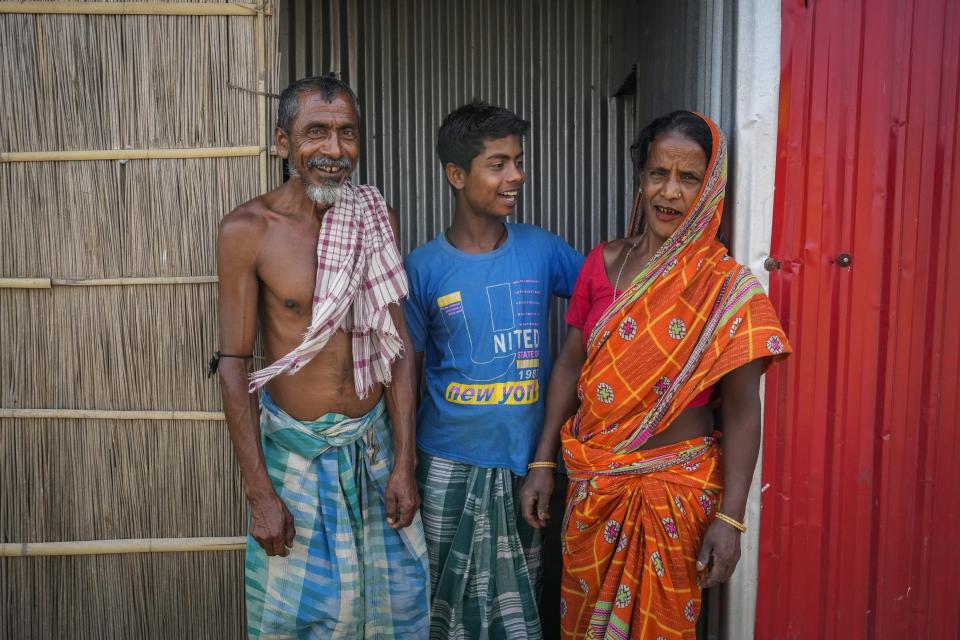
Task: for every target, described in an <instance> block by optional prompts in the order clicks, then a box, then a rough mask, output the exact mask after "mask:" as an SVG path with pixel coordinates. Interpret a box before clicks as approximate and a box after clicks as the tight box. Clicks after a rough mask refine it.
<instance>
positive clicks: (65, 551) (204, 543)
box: [0, 536, 247, 558]
mask: <svg viewBox="0 0 960 640" xmlns="http://www.w3.org/2000/svg"><path fill="white" fill-rule="evenodd" d="M246 544H247V539H246V538H244V537H240V536H237V537H224V538H213V537H210V538H128V539H126V540H75V541H70V542H5V543H2V544H0V557H2V558H25V557H28V556H88V555H106V554H110V553H176V552H183V551H242V550H243V549H244V547H246Z"/></svg>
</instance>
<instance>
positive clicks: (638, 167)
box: [630, 110, 713, 174]
mask: <svg viewBox="0 0 960 640" xmlns="http://www.w3.org/2000/svg"><path fill="white" fill-rule="evenodd" d="M673 131H676V132H677V133H680V134H682V135H684V136H686V137H688V138H690V139H691V140H693V141H694V142H696V143H697V144H698V145H700V148H701V149H703V152H704V153H705V154H706V156H707V163H709V162H710V154H711V153H713V134H711V133H710V127H708V126H707V123H706V122H704V121H703V118H701V117H700V116H698V115H697V114H695V113H693V112H692V111H683V110H680V111H673V112H671V113H668V114H667V115H665V116H660V117H659V118H657V119H656V120H654V121H653V122H651V123H650V124H648V125H647V126H646V127H644V129H643V131H641V132H640V135H639V136H637V141H636V142H634V143H633V144H632V145H631V146H630V157H631V159H632V160H633V169H634V171H635V172H636V173H637V174H639V173H640V172H641V171H643V167H644V165H646V164H647V156H648V155H649V154H650V145H651V144H653V141H654V140H656V139H657V138H659V137H660V136H662V135H664V134H666V133H671V132H673Z"/></svg>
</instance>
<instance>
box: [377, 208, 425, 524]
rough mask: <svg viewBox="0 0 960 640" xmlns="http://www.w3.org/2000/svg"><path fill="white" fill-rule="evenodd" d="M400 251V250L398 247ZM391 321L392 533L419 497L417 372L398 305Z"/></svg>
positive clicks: (407, 519) (394, 223)
mask: <svg viewBox="0 0 960 640" xmlns="http://www.w3.org/2000/svg"><path fill="white" fill-rule="evenodd" d="M387 212H388V214H389V216H390V226H391V227H392V229H393V236H394V238H395V239H397V242H398V243H399V238H400V231H399V223H398V220H397V214H396V212H395V211H394V210H393V209H390V208H388V209H387ZM398 249H399V246H398ZM390 317H391V318H393V323H394V325H395V326H396V327H397V333H399V334H400V339H401V340H402V341H403V355H401V356H400V357H399V358H397V359H396V360H395V361H394V363H393V366H392V368H391V377H392V382H391V383H390V386H389V387H387V388H386V390H385V392H384V395H385V396H386V401H387V412H388V413H389V414H390V423H391V425H392V426H393V448H394V460H393V469H392V470H391V472H390V479H389V480H388V481H387V490H386V492H385V493H384V501H385V502H386V508H387V524H389V525H390V527H392V528H394V529H402V528H404V527H406V526H409V525H410V523H411V522H413V516H414V515H415V514H416V512H417V508H418V507H419V506H420V494H419V493H418V492H417V481H416V476H415V470H416V466H417V450H416V416H415V410H414V409H415V406H416V404H415V403H416V395H415V394H416V390H417V387H416V384H417V379H416V371H415V366H414V350H413V340H411V338H410V332H409V331H407V323H406V321H405V320H404V317H403V308H402V307H401V306H400V305H398V304H392V305H390Z"/></svg>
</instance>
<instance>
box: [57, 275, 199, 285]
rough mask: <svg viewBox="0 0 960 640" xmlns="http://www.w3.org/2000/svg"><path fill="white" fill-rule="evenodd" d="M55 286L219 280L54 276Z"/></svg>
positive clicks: (176, 277) (189, 282)
mask: <svg viewBox="0 0 960 640" xmlns="http://www.w3.org/2000/svg"><path fill="white" fill-rule="evenodd" d="M50 282H51V283H52V284H53V285H54V286H55V287H116V286H137V285H146V284H207V283H210V282H217V276H168V277H160V276H157V277H143V278H89V279H82V278H52V279H51V280H50Z"/></svg>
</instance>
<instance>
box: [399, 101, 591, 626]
mask: <svg viewBox="0 0 960 640" xmlns="http://www.w3.org/2000/svg"><path fill="white" fill-rule="evenodd" d="M529 127H530V124H529V123H528V122H527V121H525V120H523V119H521V118H520V117H519V116H517V115H516V114H515V113H513V112H511V111H508V110H506V109H503V108H500V107H496V106H492V105H488V104H484V103H479V102H474V103H472V104H468V105H465V106H463V107H460V108H459V109H457V110H456V111H454V112H452V113H450V114H449V115H448V116H447V117H446V118H445V119H444V121H443V124H442V126H441V127H440V131H439V134H438V140H437V153H438V155H439V156H440V162H441V163H442V164H443V169H444V173H445V175H446V178H447V181H448V182H449V183H450V186H451V187H452V188H453V190H454V197H455V207H456V208H455V211H454V216H453V224H452V225H450V227H449V228H448V229H447V230H446V232H445V233H443V234H441V235H440V236H438V237H437V238H436V239H434V240H433V241H431V242H429V243H427V244H425V245H424V246H422V247H420V248H419V249H417V250H415V251H414V252H413V253H411V254H410V256H409V257H408V258H407V260H406V269H407V275H408V277H409V279H410V297H409V299H408V300H407V302H406V305H405V314H406V319H407V324H408V327H409V329H410V334H411V336H412V338H413V344H414V348H415V350H416V352H417V365H418V370H420V371H424V373H425V376H424V378H425V381H426V388H425V390H424V393H423V400H422V402H421V404H420V408H419V411H418V414H417V448H418V460H419V462H418V465H417V481H418V484H419V486H420V493H421V498H422V504H421V514H422V517H423V524H424V529H425V531H426V538H427V549H428V552H429V557H430V572H431V592H432V599H431V602H432V612H431V631H430V635H431V638H447V637H471V638H476V637H489V638H504V639H509V640H517V639H522V638H541V637H542V633H541V630H540V621H539V617H538V613H537V592H538V582H539V566H540V539H539V532H538V531H535V530H533V529H532V528H530V527H529V525H527V524H526V522H525V521H524V520H523V518H522V517H521V516H520V513H519V506H520V505H519V502H518V501H517V500H516V497H515V496H516V494H517V491H518V487H519V482H520V481H521V479H522V476H524V475H525V474H526V472H527V465H528V463H530V460H531V457H532V455H533V453H534V449H535V447H536V444H537V440H538V438H539V435H540V428H541V423H542V421H543V396H544V395H545V393H546V381H547V380H548V379H549V377H550V354H549V350H548V345H547V320H548V317H549V310H550V301H551V296H554V295H556V296H562V297H564V298H569V297H570V295H571V293H572V292H573V285H574V281H575V280H576V277H577V273H578V272H579V270H580V266H581V265H582V264H583V256H582V255H581V254H579V253H578V252H576V251H574V250H573V249H572V248H571V247H570V246H569V245H568V244H567V243H566V242H564V241H563V240H561V239H560V238H559V237H557V236H555V235H554V234H552V233H548V232H546V231H544V230H543V229H540V228H539V227H535V226H531V225H524V224H508V223H507V222H506V219H507V218H508V217H509V216H510V215H511V214H512V213H513V212H514V210H515V209H516V206H517V201H518V199H519V196H520V189H521V187H522V186H523V183H524V182H525V180H526V174H525V173H524V170H523V137H524V135H526V133H527V131H528V130H529ZM424 366H425V367H426V368H425V369H423V367H424Z"/></svg>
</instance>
